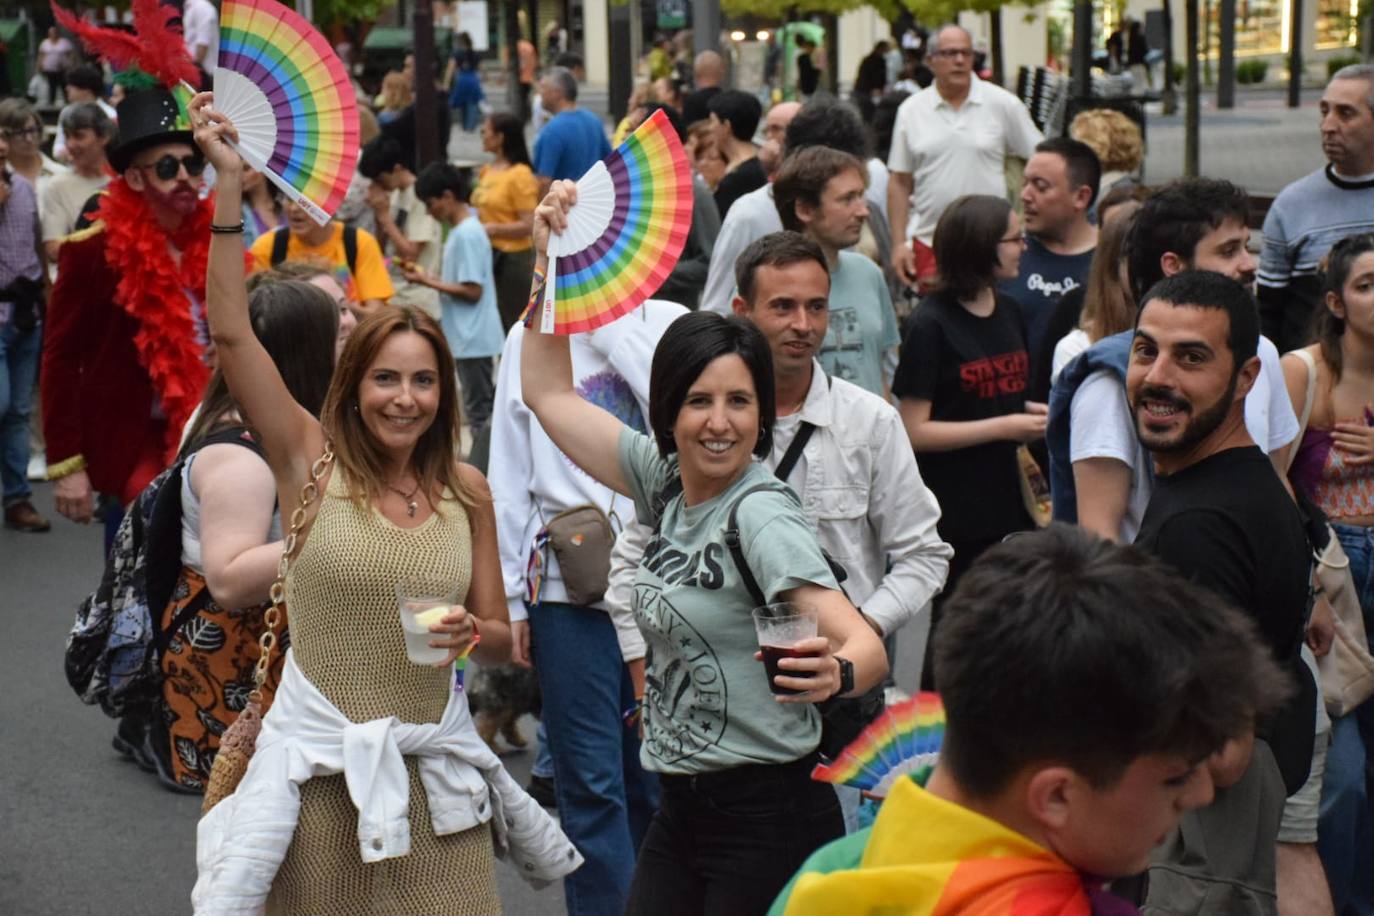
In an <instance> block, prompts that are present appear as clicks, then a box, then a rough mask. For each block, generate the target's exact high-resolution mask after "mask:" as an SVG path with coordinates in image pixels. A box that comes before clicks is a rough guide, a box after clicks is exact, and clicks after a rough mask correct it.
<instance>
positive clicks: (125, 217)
mask: <svg viewBox="0 0 1374 916" xmlns="http://www.w3.org/2000/svg"><path fill="white" fill-rule="evenodd" d="M184 118H185V115H184V113H183V112H182V110H181V109H180V107H179V106H178V105H177V102H176V99H175V98H173V96H172V94H171V93H170V92H168V91H167V90H165V89H161V88H155V89H146V90H143V91H141V92H135V93H131V94H130V95H128V96H126V97H125V99H124V100H123V101H122V102H121V103H120V104H119V123H120V142H119V145H118V146H117V147H116V148H115V149H114V150H113V151H112V152H111V153H110V157H109V158H110V164H111V165H112V166H113V168H114V170H115V171H116V172H117V173H118V175H119V177H117V178H115V179H114V180H113V181H112V182H110V185H109V188H108V190H107V193H106V194H105V195H104V196H103V197H102V198H101V201H100V205H99V208H98V210H97V211H96V221H95V222H94V223H93V224H92V225H91V227H90V228H89V229H87V230H85V231H83V232H80V233H77V234H75V235H73V236H71V237H69V238H68V240H67V242H66V244H64V245H63V246H62V248H61V252H60V259H59V261H58V278H57V282H56V284H55V286H54V287H53V291H52V298H51V300H50V304H49V307H48V316H47V331H46V334H45V335H44V341H43V358H42V370H41V372H42V390H43V432H44V435H45V437H46V439H47V442H48V476H49V478H50V479H51V480H53V491H54V497H55V501H56V504H57V510H58V512H60V513H61V514H62V515H64V516H66V517H67V518H69V519H71V520H72V521H74V522H78V523H86V522H89V521H90V520H91V515H92V509H93V497H94V494H95V493H96V492H100V493H106V494H109V495H110V496H111V497H113V498H114V499H116V500H118V501H119V503H120V504H121V505H128V504H129V503H130V502H132V500H133V499H134V497H136V496H137V495H138V493H139V491H141V490H142V489H143V487H144V486H146V485H147V483H148V482H149V481H150V480H152V478H153V477H154V476H156V475H157V473H158V472H159V471H161V470H162V469H163V467H165V466H166V463H167V457H168V455H169V454H171V453H172V452H174V451H175V449H176V446H177V443H178V439H179V436H180V434H181V428H182V426H183V425H184V424H185V422H186V420H187V418H188V417H189V416H190V414H191V411H192V410H193V409H194V408H195V405H196V403H197V402H198V401H199V398H200V394H201V390H202V389H203V388H204V385H205V381H206V379H207V378H208V376H209V369H208V367H207V365H206V362H205V358H204V357H205V343H206V340H207V338H206V334H205V326H204V307H203V304H202V301H203V299H204V294H205V292H204V291H205V257H206V251H207V250H208V245H209V238H210V235H209V229H210V212H211V211H210V205H209V203H208V202H206V201H202V200H201V198H200V194H199V191H200V185H201V175H202V172H203V171H204V168H205V160H204V159H203V158H202V157H201V155H200V153H199V152H198V151H197V150H196V148H195V146H193V145H192V143H191V132H190V131H189V130H187V129H186V124H185V120H184ZM112 514H114V515H116V516H117V515H118V513H112ZM118 520H119V519H118V518H117V517H116V518H115V519H114V520H113V522H107V529H110V533H112V529H113V528H114V526H115V525H117V524H118ZM107 547H108V536H107Z"/></svg>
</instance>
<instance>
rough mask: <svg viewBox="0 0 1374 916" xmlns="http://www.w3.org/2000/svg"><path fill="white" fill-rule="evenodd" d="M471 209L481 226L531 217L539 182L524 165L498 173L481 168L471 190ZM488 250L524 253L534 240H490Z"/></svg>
mask: <svg viewBox="0 0 1374 916" xmlns="http://www.w3.org/2000/svg"><path fill="white" fill-rule="evenodd" d="M472 205H473V206H474V207H476V208H477V218H478V219H479V220H481V222H482V224H483V225H486V224H487V223H513V222H515V221H516V220H518V219H519V218H520V214H521V213H522V212H523V213H532V212H534V208H535V207H536V206H538V205H539V182H538V180H537V179H536V178H535V177H534V172H532V171H530V167H529V166H527V165H524V164H521V165H512V166H509V167H507V168H504V169H499V170H498V169H493V168H492V167H491V166H489V165H484V166H482V171H480V172H478V173H477V187H475V188H473V189H472ZM491 247H492V248H495V249H496V250H497V251H505V252H516V251H528V250H529V249H530V248H533V247H534V239H532V238H529V237H526V238H520V239H513V238H493V239H492V240H491Z"/></svg>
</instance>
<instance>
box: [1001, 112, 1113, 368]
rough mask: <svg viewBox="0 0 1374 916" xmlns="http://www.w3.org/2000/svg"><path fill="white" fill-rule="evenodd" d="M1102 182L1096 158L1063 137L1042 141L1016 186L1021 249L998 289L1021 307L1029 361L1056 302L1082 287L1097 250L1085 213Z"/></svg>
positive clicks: (1085, 147) (1093, 229) (1094, 233)
mask: <svg viewBox="0 0 1374 916" xmlns="http://www.w3.org/2000/svg"><path fill="white" fill-rule="evenodd" d="M1101 180H1102V166H1101V164H1100V163H1099V162H1098V160H1097V154H1096V153H1094V152H1093V151H1092V149H1091V148H1090V147H1089V146H1088V145H1087V144H1086V143H1081V142H1079V141H1077V140H1071V139H1069V138H1067V137H1055V138H1053V139H1051V140H1044V141H1042V142H1041V143H1040V144H1039V145H1038V146H1036V148H1035V155H1034V156H1032V157H1031V158H1030V160H1029V161H1028V162H1027V163H1026V171H1025V181H1024V183H1023V184H1022V185H1021V206H1022V208H1023V211H1024V212H1023V214H1022V218H1023V219H1024V220H1025V230H1026V250H1025V251H1023V252H1021V271H1020V274H1019V275H1018V276H1017V278H1016V279H1015V280H1007V281H1006V282H1004V283H1003V284H1002V287H1001V289H1002V292H1004V293H1006V294H1007V295H1009V296H1011V297H1012V298H1013V299H1015V300H1016V301H1017V302H1018V303H1020V305H1021V313H1022V314H1023V315H1024V316H1025V319H1026V349H1027V350H1028V351H1029V353H1030V354H1031V358H1032V359H1035V358H1038V354H1039V353H1040V351H1041V349H1042V346H1041V344H1042V339H1043V337H1044V335H1045V327H1046V325H1047V324H1048V323H1049V320H1050V315H1052V314H1053V313H1054V307H1055V305H1056V304H1058V302H1059V299H1060V297H1061V296H1063V295H1064V294H1065V293H1067V292H1068V291H1069V290H1072V289H1077V288H1078V287H1080V286H1082V285H1083V284H1084V283H1085V282H1087V279H1088V268H1089V267H1091V266H1092V261H1093V252H1094V251H1095V250H1096V249H1097V227H1096V226H1094V225H1093V224H1092V223H1091V222H1090V221H1089V220H1088V211H1089V210H1091V209H1092V205H1093V202H1094V201H1095V200H1097V186H1098V183H1099V182H1100V181H1101ZM1051 346H1053V344H1051Z"/></svg>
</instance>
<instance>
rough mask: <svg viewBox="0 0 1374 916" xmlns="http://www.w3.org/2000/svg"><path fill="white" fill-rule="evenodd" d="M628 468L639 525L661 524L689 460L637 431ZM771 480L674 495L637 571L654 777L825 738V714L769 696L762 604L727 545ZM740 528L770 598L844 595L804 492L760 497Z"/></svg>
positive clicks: (754, 472) (756, 478) (786, 754)
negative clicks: (662, 451)
mask: <svg viewBox="0 0 1374 916" xmlns="http://www.w3.org/2000/svg"><path fill="white" fill-rule="evenodd" d="M620 467H621V470H622V471H623V472H624V474H625V477H626V479H627V480H628V481H629V484H630V491H631V495H632V496H633V497H634V501H635V510H636V514H637V515H638V517H639V520H640V521H641V522H643V523H644V524H646V525H653V524H654V521H655V517H654V511H653V502H654V498H655V497H656V496H657V495H658V494H659V493H660V492H662V490H663V488H664V487H665V486H666V485H667V483H668V481H670V480H672V479H673V478H674V477H676V476H677V473H678V470H677V459H676V458H673V459H672V460H671V461H665V460H664V459H663V458H662V457H661V456H660V455H659V454H658V448H657V446H656V445H655V444H654V440H653V439H652V438H650V437H649V436H646V435H644V434H642V433H637V432H635V431H633V430H631V429H628V428H627V429H625V430H623V431H622V432H621V434H620ZM764 483H772V484H773V485H774V487H777V484H778V480H777V478H776V477H774V476H773V475H772V474H771V473H770V472H769V471H768V469H767V468H765V467H764V466H763V465H761V464H759V463H757V462H754V463H751V464H750V465H749V467H748V468H746V469H745V471H744V473H743V474H741V475H740V477H739V479H738V480H736V481H735V482H734V483H733V484H731V485H730V486H729V487H727V488H726V489H725V491H724V492H723V493H721V494H720V495H719V496H716V497H714V498H712V499H709V500H707V501H705V502H703V503H699V504H697V505H695V506H690V507H689V506H686V505H685V504H684V502H683V498H682V496H681V495H678V496H676V497H674V498H673V499H672V500H671V501H669V503H668V505H667V506H666V507H665V508H664V511H663V523H662V525H660V526H659V530H658V532H657V533H656V534H655V535H654V537H653V538H651V539H650V541H649V544H648V546H647V547H646V548H645V550H644V557H643V559H641V560H640V563H639V569H638V570H637V571H636V573H635V585H634V598H633V600H632V602H631V608H632V610H633V611H634V615H635V621H636V622H637V623H638V624H639V629H640V631H641V632H642V633H643V634H644V641H645V645H646V648H647V653H646V655H645V662H646V677H645V688H644V745H643V748H642V750H641V752H640V758H641V760H642V762H643V764H644V766H645V768H646V769H649V770H651V771H653V772H656V773H675V774H682V775H690V774H693V773H704V772H711V771H715V770H723V769H727V768H729V767H736V766H742V765H745V764H757V763H786V762H788V761H792V760H796V759H797V758H798V757H802V756H804V755H806V754H808V753H810V752H811V751H812V750H814V749H815V748H816V745H817V744H818V743H819V741H820V735H821V725H820V716H819V715H818V714H817V713H816V709H815V707H814V706H812V705H808V704H793V703H779V702H777V701H776V700H774V699H773V694H772V692H771V691H770V690H769V689H768V678H767V675H765V674H764V670H763V664H762V663H761V662H758V661H755V660H754V653H755V652H756V651H757V650H758V639H757V637H756V636H755V633H754V622H753V618H752V617H751V616H750V612H751V611H752V610H753V608H754V599H753V598H752V597H750V595H749V590H748V589H747V588H746V587H745V586H744V582H743V580H742V579H741V577H740V574H739V571H738V570H737V569H736V568H735V564H734V561H733V560H732V559H731V557H730V550H729V548H728V547H726V545H725V530H726V528H727V527H728V526H729V517H730V508H731V506H733V505H734V504H735V502H736V501H737V500H738V499H739V497H740V495H741V494H742V493H744V491H746V490H748V489H750V488H751V487H755V486H758V485H759V484H764ZM736 520H737V522H738V525H739V532H740V542H741V544H742V546H743V548H744V555H745V558H746V559H747V561H748V563H749V569H750V571H751V572H752V573H753V574H754V578H755V579H756V580H757V581H758V584H759V587H760V588H761V589H762V590H763V593H764V594H765V595H767V596H769V598H770V599H771V598H773V597H776V596H777V595H778V594H779V593H780V592H784V591H787V590H788V589H792V588H796V587H798V586H801V585H806V584H816V585H821V586H824V587H826V588H838V587H839V586H838V585H837V584H836V582H835V578H834V576H833V575H831V573H830V568H829V566H827V565H826V562H825V557H824V556H823V555H822V554H821V548H820V544H819V542H818V541H817V540H816V534H815V532H814V531H813V530H812V528H811V526H810V523H809V522H808V521H807V520H806V516H805V514H804V513H803V512H802V509H801V505H800V504H799V503H798V502H797V500H796V498H795V497H794V496H791V495H790V494H788V493H787V492H785V491H783V490H781V489H780V488H779V489H773V490H769V491H760V492H757V493H753V494H750V496H749V498H748V499H746V500H744V501H743V502H742V503H741V504H740V508H739V512H738V514H737V516H736Z"/></svg>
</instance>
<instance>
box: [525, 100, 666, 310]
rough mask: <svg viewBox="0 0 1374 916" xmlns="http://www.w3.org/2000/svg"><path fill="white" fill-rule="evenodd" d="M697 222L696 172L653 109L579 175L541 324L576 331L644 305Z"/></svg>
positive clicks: (556, 240) (552, 243)
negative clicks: (694, 199) (694, 201)
mask: <svg viewBox="0 0 1374 916" xmlns="http://www.w3.org/2000/svg"><path fill="white" fill-rule="evenodd" d="M691 228H692V174H691V171H690V170H689V169H688V168H687V154H686V152H684V151H683V149H682V143H681V142H680V141H679V140H678V137H677V132H676V131H674V130H673V127H672V124H671V123H669V121H668V118H667V116H666V115H665V114H664V113H663V112H662V111H656V112H654V114H653V116H652V117H650V118H649V119H648V120H646V121H645V122H644V123H643V124H641V125H640V126H639V128H638V129H637V130H636V131H635V132H634V133H632V134H630V136H628V137H626V138H625V142H624V143H622V144H620V146H618V147H616V148H615V149H614V150H613V151H612V152H611V154H610V155H609V156H607V157H606V158H605V159H603V160H602V161H600V162H598V163H596V164H595V165H593V166H592V167H591V168H590V169H588V170H587V174H585V175H583V176H582V177H581V178H580V179H579V180H578V182H577V204H576V205H575V206H574V207H573V208H572V210H570V211H569V212H568V227H567V228H566V229H565V230H564V231H563V232H562V233H560V234H558V235H555V236H554V237H553V238H551V239H550V240H549V272H548V281H547V282H546V283H545V286H544V301H543V303H542V304H541V305H540V306H538V308H537V315H535V316H530V320H535V319H537V320H538V322H539V330H540V331H542V332H543V333H545V334H575V333H577V332H579V331H590V330H592V329H593V328H598V327H600V326H601V325H603V324H606V323H608V322H610V321H614V320H615V319H616V318H619V317H620V316H621V315H625V314H628V313H629V312H632V311H634V310H635V309H636V308H638V307H639V305H640V303H642V302H643V301H644V300H645V299H648V298H649V297H650V296H652V295H653V294H654V293H656V292H658V288H659V287H660V286H661V285H662V284H663V281H664V280H666V279H667V278H668V274H670V273H672V270H673V266H674V265H675V264H677V259H678V256H679V255H680V254H682V246H683V245H684V244H686V242H687V233H688V232H689V231H690V230H691Z"/></svg>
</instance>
